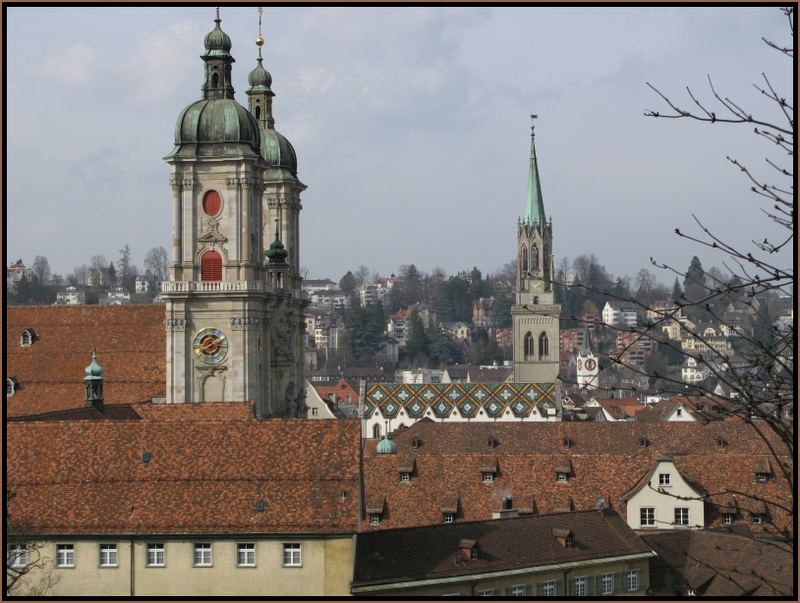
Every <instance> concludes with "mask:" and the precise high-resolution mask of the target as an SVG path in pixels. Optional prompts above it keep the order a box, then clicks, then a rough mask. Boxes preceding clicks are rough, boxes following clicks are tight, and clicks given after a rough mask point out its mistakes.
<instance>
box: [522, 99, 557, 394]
mask: <svg viewBox="0 0 800 603" xmlns="http://www.w3.org/2000/svg"><path fill="white" fill-rule="evenodd" d="M535 117H536V116H535V115H532V116H531V157H530V167H529V170H528V202H527V206H526V208H525V216H524V217H523V218H522V220H520V221H519V223H518V224H517V283H516V303H515V304H514V305H513V306H512V307H511V320H512V325H513V337H514V346H513V350H514V381H515V382H532V383H553V382H555V381H556V379H557V377H558V352H559V341H558V333H559V315H560V314H561V306H560V305H559V304H556V303H555V302H554V299H553V222H552V219H551V220H549V221H548V220H547V219H546V218H545V213H544V202H543V200H542V187H541V183H540V181H539V167H538V165H537V162H536V146H535V144H534V126H533V119H534V118H535Z"/></svg>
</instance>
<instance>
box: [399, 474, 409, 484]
mask: <svg viewBox="0 0 800 603" xmlns="http://www.w3.org/2000/svg"><path fill="white" fill-rule="evenodd" d="M400 481H401V482H403V483H404V484H405V483H408V482H410V481H411V474H410V473H409V472H408V471H404V472H403V473H401V474H400Z"/></svg>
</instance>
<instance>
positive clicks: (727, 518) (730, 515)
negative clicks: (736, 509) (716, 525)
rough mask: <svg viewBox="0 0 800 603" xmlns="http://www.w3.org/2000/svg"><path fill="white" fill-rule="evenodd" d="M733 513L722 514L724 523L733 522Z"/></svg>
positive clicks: (729, 523)
mask: <svg viewBox="0 0 800 603" xmlns="http://www.w3.org/2000/svg"><path fill="white" fill-rule="evenodd" d="M733 515H734V514H733V513H723V514H722V525H724V526H729V525H732V524H733Z"/></svg>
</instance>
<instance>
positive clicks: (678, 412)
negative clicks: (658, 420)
mask: <svg viewBox="0 0 800 603" xmlns="http://www.w3.org/2000/svg"><path fill="white" fill-rule="evenodd" d="M675 416H676V417H682V416H683V409H682V408H681V407H680V406H679V407H678V408H677V410H676V411H675Z"/></svg>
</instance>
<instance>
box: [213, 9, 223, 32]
mask: <svg viewBox="0 0 800 603" xmlns="http://www.w3.org/2000/svg"><path fill="white" fill-rule="evenodd" d="M214 23H216V24H217V27H219V24H220V23H222V19H220V18H219V6H218V7H217V18H216V19H214Z"/></svg>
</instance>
